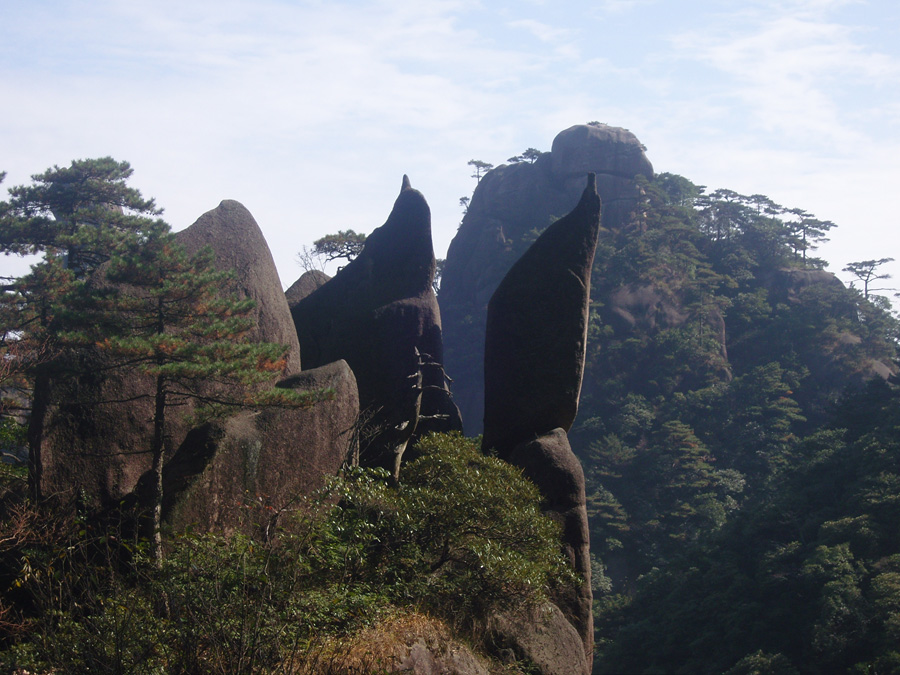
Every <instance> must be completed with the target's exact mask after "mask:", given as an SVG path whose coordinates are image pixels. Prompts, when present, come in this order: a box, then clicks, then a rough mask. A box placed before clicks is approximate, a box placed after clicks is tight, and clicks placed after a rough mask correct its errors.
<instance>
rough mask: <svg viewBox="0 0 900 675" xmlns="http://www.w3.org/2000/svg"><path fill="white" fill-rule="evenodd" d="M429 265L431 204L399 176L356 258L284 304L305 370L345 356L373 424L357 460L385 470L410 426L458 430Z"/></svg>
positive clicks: (396, 462)
mask: <svg viewBox="0 0 900 675" xmlns="http://www.w3.org/2000/svg"><path fill="white" fill-rule="evenodd" d="M434 271H435V260H434V250H433V246H432V241H431V211H430V209H429V208H428V204H427V202H426V201H425V198H424V197H423V196H422V194H421V193H420V192H419V191H418V190H414V189H413V188H412V187H411V186H410V184H409V179H408V178H407V177H406V176H404V177H403V186H402V188H401V190H400V195H399V196H398V197H397V201H396V202H395V203H394V208H393V210H392V211H391V214H390V216H389V217H388V219H387V221H386V222H385V224H384V225H382V226H381V227H379V228H377V229H376V230H375V231H374V232H372V234H370V235H369V236H368V237H367V238H366V244H365V247H364V248H363V251H362V252H361V253H360V254H359V256H357V257H356V258H355V259H354V260H352V261H351V262H350V263H349V264H348V265H347V266H346V267H344V268H343V269H342V270H340V271H339V272H338V273H337V274H336V275H335V276H334V278H333V279H331V280H330V281H327V282H326V283H325V284H324V285H323V286H321V287H320V288H318V289H317V290H315V291H314V292H312V293H310V294H309V295H307V296H306V297H303V298H302V299H301V300H299V301H298V302H296V303H294V304H293V305H292V307H291V313H292V315H293V318H294V324H295V326H296V328H297V335H298V336H299V339H300V346H301V350H302V353H303V364H304V367H316V366H319V365H324V364H325V363H329V362H331V361H336V360H338V359H344V360H346V361H347V363H348V364H350V367H351V368H352V369H353V372H354V374H355V375H356V379H357V382H358V385H359V397H360V406H361V408H362V410H363V415H364V422H366V423H367V424H368V426H369V427H370V429H371V430H372V436H371V437H370V438H369V439H368V440H367V439H366V438H365V437H364V438H362V439H361V442H360V463H362V464H366V465H369V466H382V467H384V468H386V469H388V470H390V471H391V472H392V473H393V474H394V475H397V473H398V471H399V466H400V460H401V457H402V455H403V452H404V450H405V448H406V445H407V443H408V442H409V439H410V438H411V437H412V435H413V434H414V433H416V432H417V431H421V430H422V428H423V427H425V426H428V427H430V428H431V429H435V430H441V429H443V430H450V429H461V427H462V423H461V421H460V419H459V411H458V410H457V409H456V406H455V405H453V402H452V401H451V400H450V395H449V391H448V390H447V386H446V382H445V377H444V373H443V368H442V366H441V364H442V362H443V342H442V338H441V316H440V310H439V309H438V304H437V298H436V297H435V295H434V290H433V288H432V282H433V281H434ZM420 419H423V420H425V421H423V423H422V424H421V425H420Z"/></svg>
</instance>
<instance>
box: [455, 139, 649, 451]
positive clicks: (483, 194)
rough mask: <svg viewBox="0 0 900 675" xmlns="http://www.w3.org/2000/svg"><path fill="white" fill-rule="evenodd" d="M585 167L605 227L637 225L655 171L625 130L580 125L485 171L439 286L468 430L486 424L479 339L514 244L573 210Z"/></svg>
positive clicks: (518, 249)
mask: <svg viewBox="0 0 900 675" xmlns="http://www.w3.org/2000/svg"><path fill="white" fill-rule="evenodd" d="M588 172H594V173H596V175H597V191H598V193H599V194H600V197H601V198H602V200H603V226H604V228H606V229H607V230H612V231H627V230H628V229H630V228H639V227H640V223H639V222H638V221H637V220H636V219H635V217H634V215H633V212H634V208H635V205H636V203H637V199H638V198H639V197H640V195H641V191H640V188H639V187H638V185H637V183H636V181H635V178H636V177H637V176H638V175H644V176H647V177H650V176H652V175H653V168H652V166H651V164H650V162H649V160H647V157H646V155H645V154H644V149H643V146H642V145H641V143H640V141H638V139H637V138H636V137H635V136H634V135H633V134H632V133H631V132H629V131H627V130H625V129H619V128H616V127H609V126H606V125H577V126H574V127H571V128H570V129H567V130H565V131H563V132H561V133H560V134H559V135H558V136H557V137H556V139H555V140H554V141H553V146H552V151H551V152H549V153H544V154H543V155H541V156H540V158H539V159H538V160H537V161H536V162H535V163H534V164H529V163H527V162H520V163H517V164H511V165H504V166H500V167H498V168H496V169H494V170H493V171H490V172H489V173H488V174H487V175H485V176H484V178H483V179H482V180H481V182H480V183H479V185H478V187H477V189H476V190H475V194H474V195H473V196H472V201H471V204H470V205H469V208H468V211H467V213H466V216H465V218H464V219H463V222H462V225H461V226H460V228H459V231H458V232H457V234H456V237H454V239H453V241H452V243H451V244H450V249H449V251H448V253H447V262H446V263H445V267H444V273H443V277H442V279H441V291H440V302H441V312H442V315H443V319H444V345H445V354H446V366H447V372H448V373H449V374H450V376H451V377H453V378H454V386H453V392H454V400H455V401H456V403H457V404H458V405H459V407H460V410H461V411H462V416H463V419H464V420H465V424H466V433H467V434H469V435H474V434H477V433H480V431H481V429H482V428H481V412H482V410H483V408H484V392H483V389H482V383H483V380H482V375H483V372H484V366H483V360H482V352H481V349H480V345H481V344H483V341H484V334H485V318H486V315H487V303H488V300H489V299H490V298H491V296H492V295H493V293H494V290H495V289H496V288H497V286H498V285H499V283H500V281H501V279H503V277H504V275H505V274H506V272H507V271H508V270H509V269H510V267H512V265H513V263H515V261H516V260H517V259H518V258H519V256H520V255H521V254H522V253H523V252H524V247H522V246H518V245H514V244H513V242H520V241H523V240H527V239H529V238H530V234H529V233H531V232H533V231H534V232H541V231H543V230H544V229H545V228H546V227H547V226H548V225H549V224H550V223H551V222H552V221H553V220H555V219H557V218H559V217H560V216H562V215H564V214H566V213H568V212H569V211H571V210H572V208H573V207H574V206H575V204H576V203H577V202H578V200H579V197H580V195H581V192H582V190H583V188H584V176H585V174H586V173H588Z"/></svg>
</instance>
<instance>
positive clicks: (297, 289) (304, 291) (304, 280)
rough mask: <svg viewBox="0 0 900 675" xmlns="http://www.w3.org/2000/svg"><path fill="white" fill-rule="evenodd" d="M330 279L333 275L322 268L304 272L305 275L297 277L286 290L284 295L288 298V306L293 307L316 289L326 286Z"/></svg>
mask: <svg viewBox="0 0 900 675" xmlns="http://www.w3.org/2000/svg"><path fill="white" fill-rule="evenodd" d="M330 279H331V277H330V276H328V275H327V274H325V272H322V271H321V270H310V271H309V272H304V273H303V275H302V276H301V277H300V278H299V279H297V281H295V282H294V283H293V284H291V287H290V288H289V289H287V290H286V291H285V292H284V297H285V298H286V299H287V303H288V307H290V308H291V309H293V308H294V305H296V304H297V303H298V302H300V301H301V300H302V299H303V298H305V297H306V296H308V295H311V294H312V293H314V292H315V291H317V290H319V288H321V287H322V286H324V285H325V282H327V281H329V280H330Z"/></svg>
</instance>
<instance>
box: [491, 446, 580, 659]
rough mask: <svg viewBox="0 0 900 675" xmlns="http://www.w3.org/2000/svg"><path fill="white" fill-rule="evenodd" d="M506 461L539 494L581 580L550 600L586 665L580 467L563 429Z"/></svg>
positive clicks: (521, 447)
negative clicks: (575, 638)
mask: <svg viewBox="0 0 900 675" xmlns="http://www.w3.org/2000/svg"><path fill="white" fill-rule="evenodd" d="M509 462H510V463H511V464H515V465H516V466H518V467H521V468H522V470H523V472H524V473H525V477H526V478H528V479H529V480H530V481H531V482H533V483H534V484H535V485H537V487H538V489H539V490H540V491H541V495H543V497H544V502H543V508H544V510H545V512H547V513H549V514H550V516H551V517H552V518H554V519H555V520H557V521H558V522H559V523H560V525H561V526H562V532H563V534H562V538H563V544H564V549H565V553H566V556H567V557H568V558H569V564H571V565H572V567H573V568H574V569H575V571H576V572H577V573H578V574H579V575H581V577H582V579H583V580H584V581H583V583H582V584H581V586H579V587H573V588H565V589H561V590H560V591H559V592H557V594H556V596H555V597H554V598H553V600H554V602H555V603H556V604H557V605H558V606H559V607H560V608H561V609H562V610H563V612H564V614H565V615H566V617H567V618H568V619H569V621H570V622H571V623H572V625H573V626H574V628H575V630H576V632H577V633H578V635H579V638H580V639H581V641H582V643H583V645H584V649H585V656H586V658H587V661H588V663H590V662H591V654H592V650H593V643H594V618H593V613H592V607H591V605H592V602H593V594H592V592H591V556H590V552H591V551H590V549H591V541H590V534H589V531H588V517H587V508H586V506H585V489H584V471H583V470H582V468H581V462H579V461H578V458H577V457H576V456H575V453H573V452H572V448H571V447H570V446H569V439H568V437H567V436H566V432H565V431H563V430H562V429H554V430H553V431H551V432H550V433H549V434H544V435H542V436H539V437H538V438H537V439H535V440H533V441H531V442H528V443H523V444H522V445H518V446H516V447H515V448H514V449H513V451H512V453H511V454H510V456H509Z"/></svg>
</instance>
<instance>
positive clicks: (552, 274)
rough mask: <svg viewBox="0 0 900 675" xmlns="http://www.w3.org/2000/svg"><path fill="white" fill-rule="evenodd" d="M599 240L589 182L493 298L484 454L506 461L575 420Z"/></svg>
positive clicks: (597, 210) (593, 187)
mask: <svg viewBox="0 0 900 675" xmlns="http://www.w3.org/2000/svg"><path fill="white" fill-rule="evenodd" d="M599 232H600V197H599V196H598V195H597V191H596V183H595V178H594V176H593V174H591V175H589V177H588V184H587V187H586V188H584V191H583V194H582V198H581V200H580V201H579V202H578V204H577V205H576V207H575V209H574V210H573V211H572V212H571V213H570V214H568V215H567V216H566V217H564V218H562V219H560V220H558V221H556V222H555V223H554V224H553V225H551V226H550V227H548V228H547V229H546V230H545V231H544V233H543V234H542V235H541V236H540V238H538V240H537V241H535V242H534V244H532V246H531V247H530V248H529V249H528V251H526V252H525V253H524V254H523V255H522V257H521V258H520V259H519V260H518V261H517V262H516V264H515V265H513V267H512V269H510V270H509V272H508V273H507V274H506V276H505V277H504V278H503V281H502V282H501V283H500V285H499V286H498V288H497V290H496V291H495V292H494V295H493V297H492V298H491V301H490V303H489V305H488V315H487V330H486V338H485V347H484V364H485V365H484V390H485V405H484V447H485V448H486V449H494V450H496V451H497V453H498V455H499V456H500V457H501V458H504V459H505V458H507V457H508V455H509V453H510V451H511V450H512V448H514V447H515V446H516V445H518V444H519V443H522V442H525V441H528V440H530V439H532V438H534V436H535V434H545V433H548V432H550V431H552V430H553V429H556V428H557V427H561V428H563V429H564V430H566V431H568V430H569V428H570V427H571V426H572V422H573V421H574V420H575V414H576V412H577V410H578V396H579V394H580V392H581V377H582V374H583V372H584V353H585V347H586V345H587V326H588V304H589V301H590V289H591V266H592V265H593V261H594V251H595V249H596V247H597V238H598V236H599Z"/></svg>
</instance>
